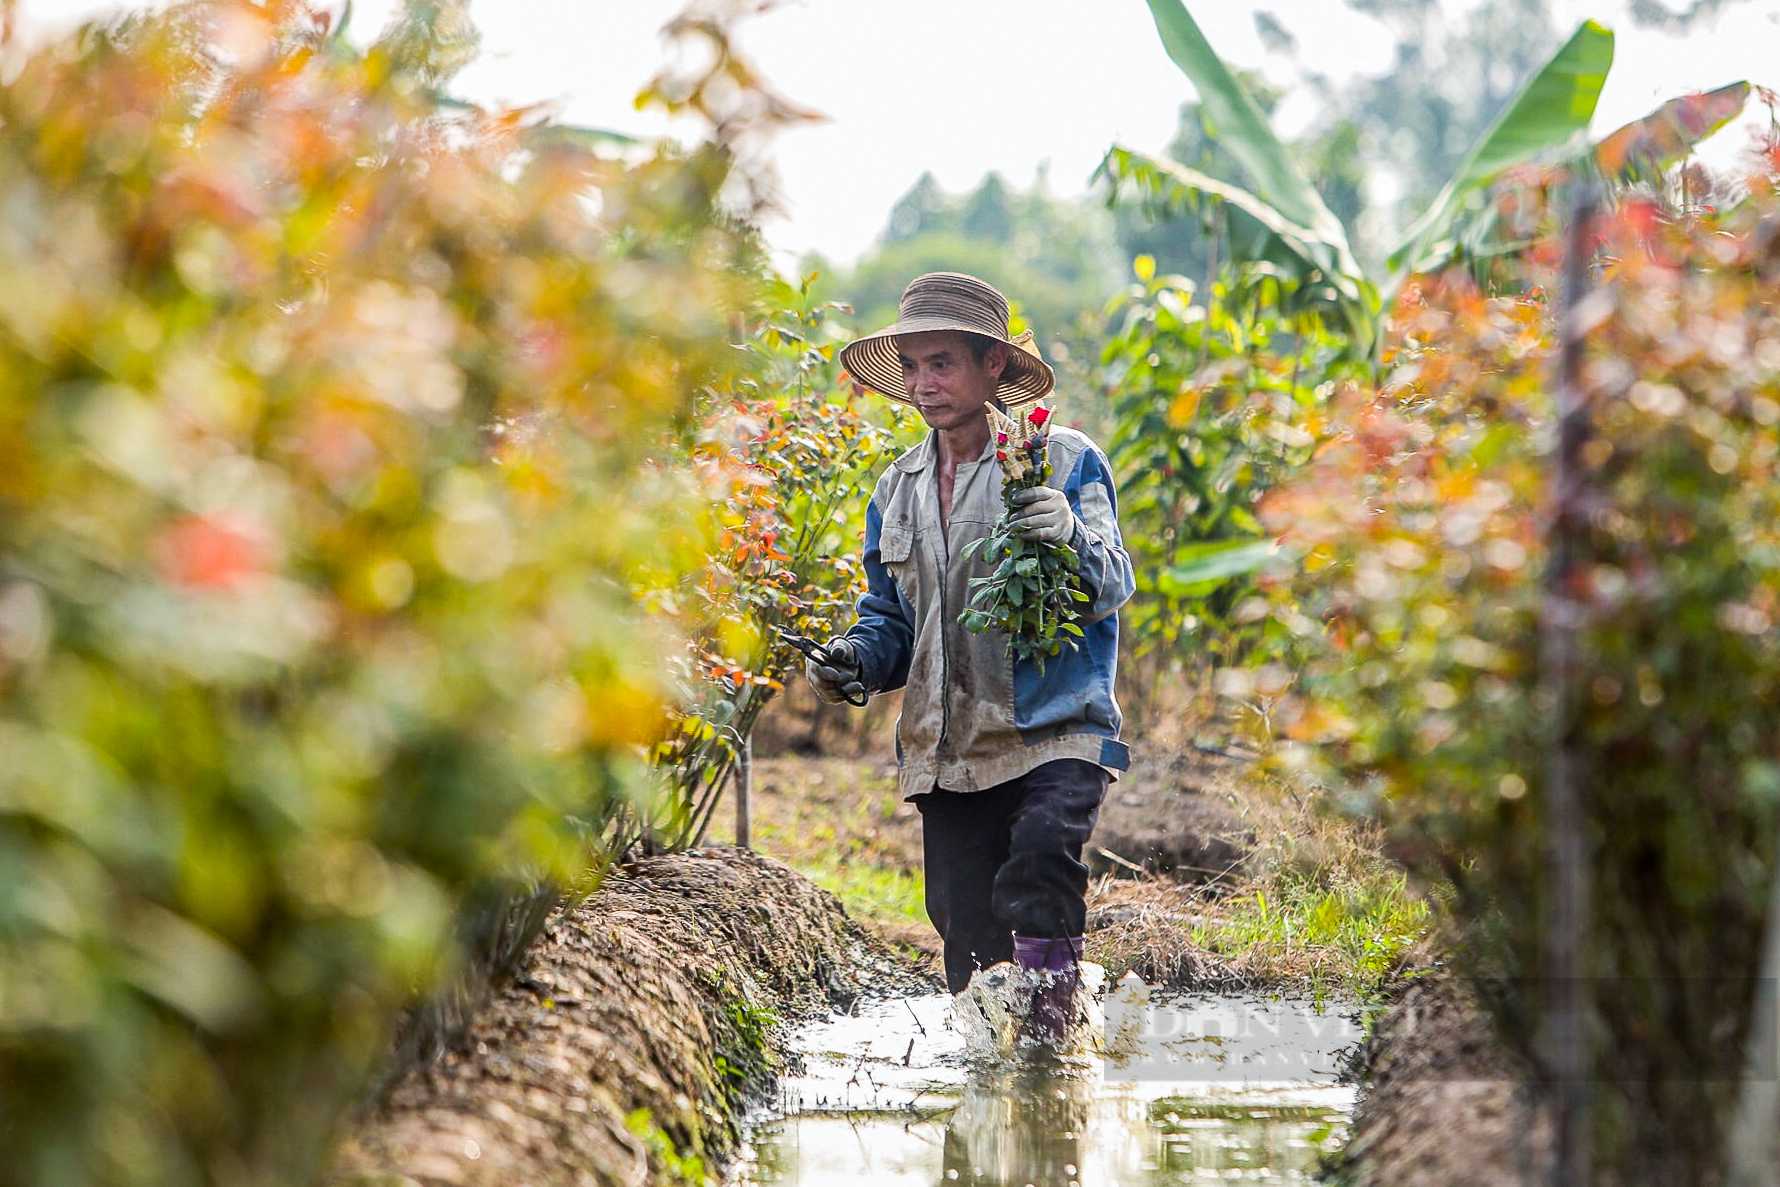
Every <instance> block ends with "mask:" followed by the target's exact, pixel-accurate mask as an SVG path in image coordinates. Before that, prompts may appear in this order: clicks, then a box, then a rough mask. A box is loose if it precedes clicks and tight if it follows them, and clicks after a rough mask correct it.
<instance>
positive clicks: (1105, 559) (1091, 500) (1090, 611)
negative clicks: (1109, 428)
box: [1063, 443, 1137, 622]
mask: <svg viewBox="0 0 1780 1187" xmlns="http://www.w3.org/2000/svg"><path fill="white" fill-rule="evenodd" d="M1063 493H1064V494H1065V495H1068V496H1069V506H1070V509H1071V510H1073V511H1074V512H1075V534H1074V535H1073V536H1072V537H1070V540H1069V546H1070V547H1071V548H1073V549H1075V552H1076V555H1077V556H1079V557H1080V558H1081V562H1082V564H1081V575H1082V589H1083V591H1084V592H1085V593H1087V595H1088V597H1089V598H1090V599H1091V600H1090V601H1089V602H1087V603H1086V604H1085V605H1083V606H1082V613H1081V620H1082V621H1083V622H1099V621H1100V620H1101V619H1103V618H1105V617H1106V616H1107V615H1109V614H1114V613H1116V612H1117V611H1118V609H1119V607H1120V606H1123V605H1124V604H1125V603H1126V602H1127V601H1129V600H1130V598H1131V593H1132V591H1133V590H1134V589H1136V588H1137V585H1136V581H1135V579H1134V577H1133V575H1132V571H1131V556H1130V554H1129V553H1127V552H1126V551H1125V544H1124V541H1123V540H1122V539H1121V538H1120V536H1119V504H1118V497H1119V496H1118V492H1117V491H1116V490H1114V489H1113V479H1112V467H1111V466H1110V465H1109V464H1108V463H1107V460H1106V455H1105V454H1103V453H1101V452H1100V449H1099V447H1097V446H1095V445H1093V444H1091V443H1090V444H1089V445H1088V446H1087V447H1086V448H1085V449H1083V450H1082V452H1081V454H1080V455H1079V456H1078V457H1077V458H1076V461H1075V466H1074V468H1073V469H1071V470H1070V472H1069V477H1068V478H1067V479H1066V480H1065V481H1064V483H1063Z"/></svg>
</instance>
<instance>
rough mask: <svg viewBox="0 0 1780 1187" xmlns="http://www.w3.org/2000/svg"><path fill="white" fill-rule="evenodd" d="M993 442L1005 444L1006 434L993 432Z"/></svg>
mask: <svg viewBox="0 0 1780 1187" xmlns="http://www.w3.org/2000/svg"><path fill="white" fill-rule="evenodd" d="M995 444H997V445H1006V444H1007V434H1006V433H997V434H995Z"/></svg>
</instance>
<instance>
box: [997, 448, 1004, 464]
mask: <svg viewBox="0 0 1780 1187" xmlns="http://www.w3.org/2000/svg"><path fill="white" fill-rule="evenodd" d="M995 460H996V461H998V462H1005V461H1007V450H1005V449H997V450H996V451H995Z"/></svg>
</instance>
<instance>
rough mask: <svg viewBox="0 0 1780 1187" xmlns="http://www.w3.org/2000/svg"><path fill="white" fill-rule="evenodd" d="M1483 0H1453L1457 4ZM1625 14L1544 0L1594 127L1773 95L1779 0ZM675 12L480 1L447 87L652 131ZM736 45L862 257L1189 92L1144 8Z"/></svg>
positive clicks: (812, 27)
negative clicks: (1599, 77)
mask: <svg viewBox="0 0 1780 1187" xmlns="http://www.w3.org/2000/svg"><path fill="white" fill-rule="evenodd" d="M1472 2H1476V0H1448V4H1449V6H1450V7H1451V8H1452V9H1453V10H1458V11H1462V10H1463V7H1464V6H1465V5H1467V4H1468V3H1472ZM1483 2H1486V3H1487V2H1488V0H1483ZM1621 4H1622V0H1599V2H1596V3H1582V2H1580V0H1553V6H1554V8H1555V9H1556V10H1557V11H1558V12H1559V13H1560V14H1561V15H1562V18H1563V19H1562V20H1560V22H1559V23H1560V25H1561V26H1563V27H1566V28H1567V27H1572V26H1573V25H1574V23H1575V22H1576V21H1579V20H1581V19H1582V18H1583V17H1584V16H1589V15H1593V16H1595V18H1596V19H1598V20H1602V21H1603V22H1604V23H1607V24H1609V25H1611V26H1613V27H1615V29H1616V31H1617V32H1618V35H1619V36H1618V44H1617V52H1616V56H1615V61H1614V67H1613V73H1612V75H1611V76H1610V77H1609V79H1608V83H1607V89H1606V91H1605V93H1603V95H1602V96H1601V102H1600V105H1599V107H1598V109H1597V111H1596V116H1595V123H1596V129H1597V131H1600V132H1606V131H1609V130H1611V129H1612V128H1614V127H1616V126H1618V125H1619V124H1621V123H1624V122H1625V121H1627V120H1630V119H1635V118H1637V117H1638V116H1640V115H1642V114H1644V113H1645V112H1647V111H1648V110H1650V109H1651V108H1652V107H1654V106H1655V105H1656V104H1657V103H1659V102H1661V101H1662V100H1664V99H1668V98H1671V97H1673V96H1675V95H1678V94H1682V93H1685V92H1687V91H1690V90H1703V89H1709V88H1711V87H1715V86H1720V85H1723V84H1724V83H1727V82H1733V81H1735V80H1737V79H1749V80H1751V81H1753V82H1756V83H1759V84H1764V85H1769V86H1775V87H1780V0H1743V2H1742V3H1739V4H1735V5H1733V6H1732V7H1731V8H1730V9H1729V10H1728V11H1727V12H1725V13H1722V14H1721V15H1720V16H1719V17H1717V18H1716V19H1715V20H1708V21H1702V22H1700V24H1699V25H1697V26H1696V27H1695V28H1694V29H1693V30H1692V31H1691V33H1690V34H1689V35H1688V36H1687V37H1686V38H1685V39H1682V38H1677V37H1674V36H1671V35H1668V34H1665V33H1662V32H1659V31H1655V30H1647V29H1638V28H1635V27H1633V26H1632V25H1631V24H1630V22H1629V21H1626V20H1624V19H1621V18H1620V12H1621ZM18 6H19V11H20V13H21V15H22V16H23V18H24V20H25V22H26V23H27V25H30V24H37V25H40V26H50V25H55V24H60V23H63V22H66V21H70V20H72V19H75V18H79V17H82V16H86V15H90V14H93V13H96V12H105V11H109V10H113V9H115V8H117V7H120V6H119V5H118V4H117V3H115V2H114V0H113V2H105V0H18ZM333 7H336V8H337V7H338V4H337V3H336V4H334V5H333ZM396 7H398V4H397V0H359V2H358V3H357V4H356V5H355V16H354V22H353V24H354V31H355V32H356V33H357V34H359V35H360V36H361V37H363V36H368V35H370V34H371V33H374V32H375V31H376V30H377V29H379V28H381V27H382V25H383V22H384V20H385V19H386V18H387V16H388V15H389V13H390V12H391V11H392V10H394V9H395V8H396ZM682 7H684V4H683V0H480V2H477V3H473V4H472V6H471V13H472V15H473V16H474V18H475V20H476V22H477V24H478V26H479V27H480V28H481V30H482V34H483V54H482V56H481V57H480V58H479V59H478V60H477V62H476V63H475V64H474V65H472V66H471V67H470V68H469V69H468V70H466V71H465V72H464V73H463V74H462V75H461V76H460V77H459V79H458V81H457V84H456V86H455V88H454V89H455V90H456V91H457V92H458V93H460V94H462V95H463V96H464V97H465V98H469V99H473V100H476V101H478V102H483V103H491V104H492V103H511V104H515V105H518V104H526V103H533V102H538V101H540V100H550V101H554V102H556V103H557V104H558V105H559V109H560V112H561V114H562V116H563V118H565V119H568V120H572V121H574V122H577V123H584V124H591V125H595V126H599V127H607V128H616V129H620V130H627V131H641V132H646V133H655V132H658V131H660V130H661V125H660V124H659V123H650V122H646V121H645V117H644V116H642V115H639V114H638V113H637V112H636V110H635V108H634V106H633V105H632V102H631V100H632V97H633V96H634V95H635V94H636V92H637V90H638V89H639V88H640V87H641V86H642V84H643V83H644V82H646V81H647V80H648V79H649V78H650V77H651V76H652V75H653V74H654V73H655V71H656V70H657V69H658V68H659V66H660V65H661V63H662V61H663V60H664V50H663V47H662V44H661V42H660V40H659V38H658V30H659V29H660V27H661V26H662V24H663V23H665V22H666V21H667V20H668V19H669V18H670V17H672V16H673V15H674V14H675V13H677V12H678V11H679V10H680V9H681V8H682ZM1192 8H1193V11H1194V15H1195V17H1196V19H1198V20H1199V21H1200V22H1201V24H1202V27H1203V28H1204V29H1205V31H1206V36H1207V37H1208V38H1209V39H1210V40H1211V42H1212V44H1213V45H1214V46H1215V47H1216V48H1217V50H1218V52H1219V53H1221V54H1223V55H1224V56H1225V58H1226V59H1227V60H1230V61H1232V62H1234V63H1235V64H1237V65H1240V66H1248V67H1260V68H1263V69H1264V70H1266V72H1267V73H1268V75H1269V76H1270V77H1272V78H1273V79H1274V81H1276V82H1278V83H1280V84H1283V85H1289V84H1290V83H1291V82H1292V81H1293V80H1292V79H1291V78H1290V77H1288V76H1286V75H1285V74H1284V73H1283V72H1282V69H1281V67H1280V64H1279V63H1277V62H1273V63H1269V62H1267V61H1265V59H1264V54H1263V51H1262V48H1261V45H1260V42H1259V40H1258V38H1257V36H1256V33H1255V28H1254V19H1253V17H1254V13H1255V11H1256V10H1257V9H1265V10H1267V11H1270V12H1273V13H1274V14H1275V15H1276V16H1278V17H1279V18H1280V19H1281V20H1282V21H1283V22H1284V24H1285V25H1286V27H1287V28H1288V29H1289V30H1291V32H1292V33H1293V34H1294V35H1295V36H1296V37H1297V39H1298V42H1299V46H1300V54H1301V57H1302V58H1303V60H1304V62H1305V64H1306V65H1307V66H1308V67H1310V68H1312V69H1315V70H1319V71H1322V72H1324V73H1327V74H1330V75H1332V76H1334V77H1336V78H1342V77H1351V76H1352V75H1355V74H1358V73H1381V72H1383V71H1384V70H1385V69H1386V68H1387V66H1388V65H1389V60H1390V59H1389V55H1390V48H1391V47H1390V45H1389V43H1388V41H1387V39H1386V37H1385V35H1384V33H1383V31H1382V29H1381V28H1380V27H1379V26H1378V25H1377V24H1376V23H1375V22H1373V21H1372V20H1371V19H1370V18H1367V17H1363V16H1359V15H1357V14H1354V13H1352V12H1350V11H1348V10H1347V9H1346V8H1345V7H1344V6H1343V5H1341V4H1339V3H1338V2H1337V0H1241V2H1236V3H1232V2H1230V0H1221V2H1219V3H1215V4H1214V3H1208V2H1200V3H1194V4H1192ZM742 45H743V48H744V50H745V52H747V53H748V54H750V55H751V56H752V57H753V58H754V60H755V62H756V63H757V64H758V65H759V67H760V68H761V70H762V72H763V73H764V75H765V76H766V77H767V78H768V79H770V80H771V81H772V82H773V83H774V85H775V86H776V87H777V88H778V89H779V90H780V91H781V92H782V93H784V94H786V95H787V96H788V97H790V98H791V99H793V100H795V101H797V102H798V103H800V104H802V105H804V106H806V107H810V108H814V109H815V110H817V111H819V112H822V113H823V114H824V115H826V116H827V117H828V122H826V123H824V124H821V125H816V126H811V127H806V128H800V129H797V130H794V131H792V132H789V133H787V134H786V135H785V136H784V137H783V138H782V139H781V141H780V142H779V146H778V152H777V160H778V164H779V170H780V177H781V182H782V189H783V194H784V200H785V206H786V211H785V214H784V215H783V216H782V217H780V218H779V219H778V220H777V221H775V222H773V223H770V224H769V225H768V227H767V234H768V237H769V238H770V240H771V241H772V242H773V243H774V244H775V246H776V247H777V248H778V249H779V250H780V251H781V252H782V253H785V254H788V255H791V256H795V255H797V254H801V253H802V252H804V251H807V250H820V251H822V252H824V253H826V254H828V255H829V256H831V257H834V258H836V259H838V260H840V261H843V262H844V261H847V260H850V259H851V258H853V257H854V256H856V255H857V254H858V253H859V252H861V251H863V250H864V249H865V248H866V247H867V246H869V244H870V242H871V240H872V239H873V237H874V236H875V235H876V234H877V233H878V231H879V230H880V229H881V228H882V227H883V224H884V220H885V218H886V216H887V215H888V212H889V207H890V203H891V202H892V201H894V200H895V198H896V197H898V196H899V195H900V194H901V193H902V192H903V191H905V190H906V189H907V188H908V187H909V186H910V185H911V184H912V183H913V182H914V180H915V179H916V178H917V177H918V176H919V175H920V174H921V172H922V171H923V170H931V171H932V172H933V173H934V175H935V176H936V177H938V179H939V181H940V183H941V184H942V185H944V186H946V187H948V188H950V189H953V190H961V189H964V188H966V187H968V186H970V185H973V184H974V183H975V182H976V181H977V179H978V178H980V177H981V176H982V175H983V173H984V172H986V171H988V170H991V169H994V170H998V171H1000V172H1001V173H1003V174H1004V175H1005V176H1006V177H1007V178H1008V179H1009V180H1010V181H1011V182H1013V183H1015V184H1018V185H1024V184H1026V183H1028V182H1030V181H1031V179H1032V178H1033V176H1034V174H1035V171H1036V170H1037V168H1038V167H1039V165H1040V163H1041V162H1048V163H1049V165H1050V178H1051V185H1052V188H1053V189H1054V190H1055V191H1056V192H1058V193H1060V194H1070V193H1077V192H1080V191H1081V190H1083V189H1084V188H1085V187H1086V184H1087V179H1088V176H1089V174H1090V173H1091V172H1092V170H1093V168H1094V166H1095V164H1096V163H1098V161H1099V160H1100V157H1101V155H1102V154H1103V153H1104V152H1105V151H1106V148H1107V146H1108V145H1109V144H1111V143H1112V142H1113V141H1114V140H1122V141H1125V142H1128V143H1131V144H1134V145H1136V146H1138V147H1140V148H1146V149H1160V148H1161V147H1162V146H1163V145H1165V144H1166V143H1167V141H1168V139H1169V138H1170V136H1171V135H1172V134H1173V131H1174V125H1175V117H1176V111H1177V108H1178V107H1179V105H1180V103H1181V102H1182V101H1183V100H1185V99H1187V98H1190V97H1191V89H1190V87H1189V85H1188V83H1187V82H1186V80H1185V78H1184V77H1183V76H1182V75H1181V73H1180V72H1179V70H1178V69H1176V68H1175V66H1174V64H1173V63H1172V62H1170V61H1169V60H1168V57H1167V55H1166V54H1165V53H1164V52H1163V50H1162V46H1161V42H1160V41H1159V39H1158V38H1157V36H1156V30H1155V26H1154V24H1153V23H1152V21H1151V19H1150V15H1149V8H1148V5H1146V4H1145V3H1144V2H1143V0H790V2H789V3H787V4H786V5H785V6H784V7H783V8H781V9H779V10H777V11H774V12H771V13H769V14H768V15H766V16H764V17H761V18H759V19H757V20H755V21H753V22H751V23H750V24H749V25H748V26H747V27H746V30H745V32H744V36H743V40H742ZM1553 48H1554V49H1555V48H1556V46H1555V45H1554V46H1553ZM1311 102H1312V100H1311V99H1310V98H1309V97H1308V96H1307V95H1303V94H1300V95H1299V96H1297V97H1296V101H1295V102H1294V100H1293V97H1292V96H1290V93H1289V92H1288V100H1287V105H1286V106H1285V107H1284V108H1282V111H1281V119H1282V121H1283V122H1284V123H1285V124H1286V125H1287V126H1286V128H1285V129H1283V130H1286V131H1288V132H1289V131H1290V125H1292V124H1293V123H1303V122H1307V119H1308V117H1309V116H1310V115H1312V114H1314V112H1312V111H1310V110H1308V107H1307V105H1308V104H1309V103H1311ZM1746 138H1747V134H1746V133H1745V132H1743V131H1741V130H1733V131H1727V133H1725V134H1724V135H1723V136H1721V137H1720V140H1721V142H1727V143H1729V144H1730V145H1731V146H1733V147H1740V146H1741V144H1742V143H1744V141H1745V140H1746Z"/></svg>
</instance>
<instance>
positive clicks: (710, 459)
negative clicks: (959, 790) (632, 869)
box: [626, 276, 893, 848]
mask: <svg viewBox="0 0 1780 1187" xmlns="http://www.w3.org/2000/svg"><path fill="white" fill-rule="evenodd" d="M814 280H815V277H813V276H812V277H809V278H807V279H805V280H804V281H803V282H802V283H801V284H800V285H799V286H797V287H795V288H793V287H792V286H791V285H789V284H786V283H784V282H783V281H772V282H770V283H768V284H767V285H766V291H765V297H764V299H765V302H766V304H765V306H764V307H763V309H762V310H761V311H760V312H759V313H758V315H757V317H758V321H757V322H756V324H755V326H754V329H753V333H752V334H751V335H750V336H749V337H748V339H747V340H746V342H745V343H744V344H743V351H742V355H743V359H744V363H743V369H742V370H741V371H740V372H739V373H738V374H736V375H734V376H732V377H730V378H729V379H727V380H725V381H724V383H722V384H720V385H717V386H714V387H713V388H711V389H710V390H709V391H708V392H707V393H705V395H704V397H703V401H702V404H701V407H700V409H699V411H698V415H697V416H696V418H695V419H694V421H693V422H692V424H691V426H690V430H689V432H688V434H687V435H686V437H685V439H684V440H683V442H682V443H681V446H680V452H681V459H680V461H681V464H682V466H683V467H684V468H686V469H687V470H689V471H692V472H694V473H696V474H698V475H699V476H700V477H701V478H702V480H703V482H704V488H705V491H706V495H707V498H708V499H710V501H711V508H712V512H713V517H714V522H713V523H712V525H711V528H712V533H711V536H710V538H709V539H708V540H707V542H706V554H705V557H704V560H703V563H702V565H701V566H700V567H699V568H698V569H697V571H696V572H695V573H694V574H693V575H692V576H691V577H690V578H688V579H686V580H684V581H682V582H681V583H679V585H678V586H676V587H672V588H665V589H663V590H662V591H661V596H662V601H663V603H664V605H665V606H666V607H667V608H671V609H672V610H673V611H674V612H675V613H677V614H679V615H681V616H682V617H683V618H684V619H685V620H686V621H687V623H688V625H689V628H690V634H691V637H692V643H691V646H690V648H689V650H688V651H686V652H685V653H684V654H683V655H682V656H680V657H678V658H677V659H676V660H675V661H674V663H673V665H672V666H673V669H674V673H675V684H676V688H675V705H676V714H675V716H674V718H673V720H672V721H671V722H670V724H669V729H668V732H667V734H666V736H665V737H664V738H662V739H661V740H659V741H658V742H657V744H656V746H655V749H654V753H653V757H654V761H655V764H656V767H657V770H658V773H659V775H660V780H661V794H660V795H658V796H656V797H655V798H654V799H653V800H652V801H651V802H650V804H649V805H648V806H647V808H646V809H645V810H644V812H643V813H642V814H641V816H640V817H639V819H638V821H637V824H636V831H635V832H634V833H632V834H630V835H629V836H627V838H626V840H629V839H632V838H639V837H640V838H641V839H644V840H646V842H647V843H648V844H649V845H651V846H662V847H666V848H680V847H683V846H685V845H688V844H691V843H693V842H694V841H695V840H696V839H697V838H698V837H699V836H701V835H702V834H703V832H704V829H705V827H706V825H707V824H708V823H709V821H710V818H711V813H712V812H714V811H715V810H716V806H717V804H718V802H719V800H720V798H721V796H722V792H723V789H724V788H725V786H726V785H727V784H728V782H729V780H730V778H731V776H732V773H733V772H734V770H735V767H736V763H737V762H738V760H739V759H740V758H741V755H742V752H743V749H744V748H745V746H746V745H747V739H748V735H749V734H750V733H751V732H752V731H753V728H754V723H755V721H756V720H757V719H758V718H759V716H760V713H761V711H762V710H763V709H765V708H766V705H767V703H768V702H769V701H770V700H771V699H772V697H773V696H774V695H775V694H776V693H778V692H779V691H780V690H781V689H782V688H783V687H784V685H783V680H782V677H783V675H784V672H785V671H786V669H787V666H788V665H790V666H793V667H795V666H796V665H797V664H798V663H800V662H801V661H799V660H798V657H797V653H796V652H794V651H792V650H791V648H790V647H788V646H787V645H786V644H785V643H783V642H782V641H781V640H780V638H779V634H778V632H779V631H780V630H787V631H792V632H794V633H797V634H804V635H811V636H814V637H817V638H826V637H828V636H829V635H831V634H833V633H835V630H836V622H837V616H838V615H839V614H841V613H843V612H844V611H846V610H847V609H849V608H850V607H851V605H852V603H853V601H854V600H855V599H856V598H857V597H858V596H859V595H860V594H861V593H862V592H863V591H864V585H865V577H864V571H863V569H861V568H860V566H859V564H858V562H857V561H856V560H855V559H853V558H854V557H855V556H856V555H857V549H858V542H859V540H860V539H861V538H862V537H863V536H864V532H865V526H864V517H865V506H864V501H863V500H861V499H860V498H859V497H858V491H859V488H860V486H861V485H862V484H866V483H868V482H869V480H870V476H871V475H872V473H873V472H874V471H875V470H876V469H877V468H878V466H879V465H880V464H881V463H882V462H883V461H884V460H885V459H886V457H887V456H888V451H889V450H890V449H891V447H892V445H893V438H892V435H891V432H890V430H889V429H888V428H887V427H886V418H887V417H888V415H889V413H888V409H887V408H886V407H884V405H885V403H886V402H885V401H882V400H880V399H878V398H877V397H875V396H870V395H862V394H861V393H860V392H859V391H858V390H857V389H856V388H853V387H851V386H850V385H843V384H842V383H841V381H840V379H839V373H838V368H837V364H836V362H835V356H836V350H837V347H838V344H839V337H838V333H837V331H836V330H835V329H834V328H833V327H832V326H831V324H830V322H829V318H830V315H831V314H832V313H833V312H834V311H835V310H836V309H839V308H844V307H841V306H837V305H835V304H833V303H831V302H822V301H819V300H817V299H816V297H815V295H814V292H813V289H812V285H813V283H814Z"/></svg>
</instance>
